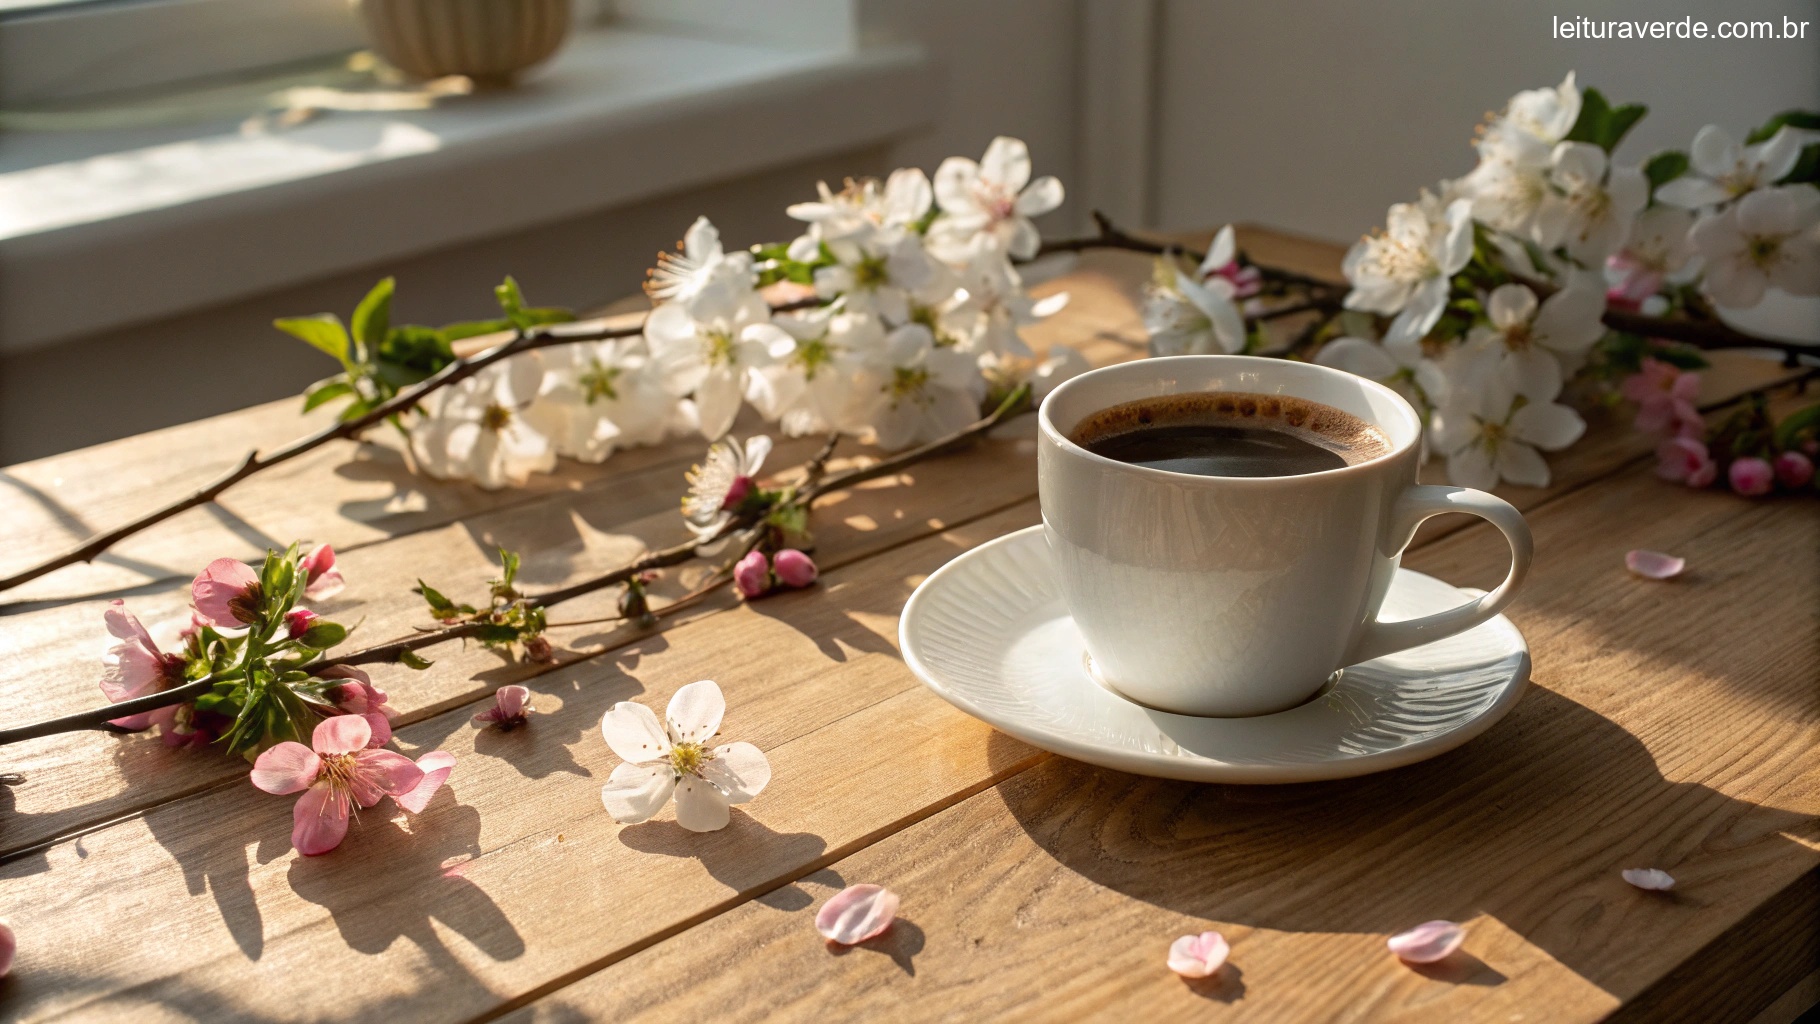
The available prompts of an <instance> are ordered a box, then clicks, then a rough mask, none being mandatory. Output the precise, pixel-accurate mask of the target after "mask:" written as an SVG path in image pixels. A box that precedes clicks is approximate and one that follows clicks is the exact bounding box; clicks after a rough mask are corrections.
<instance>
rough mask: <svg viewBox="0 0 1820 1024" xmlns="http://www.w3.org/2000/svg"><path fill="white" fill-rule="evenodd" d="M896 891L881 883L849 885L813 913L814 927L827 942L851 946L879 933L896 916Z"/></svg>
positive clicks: (888, 925)
mask: <svg viewBox="0 0 1820 1024" xmlns="http://www.w3.org/2000/svg"><path fill="white" fill-rule="evenodd" d="M897 904H898V899H897V893H894V892H892V891H891V890H889V889H887V888H885V887H884V886H882V885H872V884H870V883H866V882H862V883H860V884H859V885H849V886H847V887H846V888H845V889H842V890H841V891H840V892H837V893H835V894H834V895H833V896H831V897H829V898H828V902H826V903H824V904H822V908H821V910H819V911H817V912H816V914H815V930H816V931H818V932H821V933H822V938H824V939H827V940H828V941H829V942H838V943H840V944H841V945H843V946H851V945H853V944H854V943H856V942H864V941H866V940H867V939H870V938H873V937H874V936H877V935H881V934H883V933H884V931H885V929H887V928H889V927H891V922H892V921H895V920H897Z"/></svg>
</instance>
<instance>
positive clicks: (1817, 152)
mask: <svg viewBox="0 0 1820 1024" xmlns="http://www.w3.org/2000/svg"><path fill="white" fill-rule="evenodd" d="M1802 182H1806V183H1808V184H1810V185H1811V184H1820V142H1810V143H1808V144H1807V145H1805V146H1803V147H1801V155H1800V156H1798V157H1796V158H1795V166H1794V168H1793V169H1792V170H1790V171H1789V172H1788V173H1787V174H1785V175H1783V176H1782V180H1781V181H1778V182H1777V183H1776V184H1778V185H1795V184H1800V183H1802Z"/></svg>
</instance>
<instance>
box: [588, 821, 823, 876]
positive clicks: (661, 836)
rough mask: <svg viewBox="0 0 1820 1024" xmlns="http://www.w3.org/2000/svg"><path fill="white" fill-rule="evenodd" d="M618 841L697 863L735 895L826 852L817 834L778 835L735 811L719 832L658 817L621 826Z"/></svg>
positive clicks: (632, 846)
mask: <svg viewBox="0 0 1820 1024" xmlns="http://www.w3.org/2000/svg"><path fill="white" fill-rule="evenodd" d="M619 841H620V842H621V843H624V844H625V845H626V846H628V847H630V848H632V849H634V850H637V851H639V852H641V853H651V854H657V855H660V856H664V857H686V858H689V859H691V860H698V861H700V862H701V865H702V867H703V868H705V869H707V872H708V874H710V875H712V876H714V880H715V881H717V882H719V883H720V884H722V885H724V886H726V887H728V888H729V889H732V890H734V891H736V892H744V891H746V890H749V889H751V888H753V887H754V886H758V885H762V884H764V883H765V882H768V881H770V880H771V877H772V875H773V874H774V873H775V867H776V865H778V864H804V863H808V862H810V861H813V860H815V859H816V858H817V857H820V856H821V855H822V853H823V852H824V851H826V850H827V849H828V844H827V842H826V841H825V840H824V839H822V837H821V836H818V835H815V834H814V833H811V832H778V831H776V830H774V829H772V828H769V827H767V826H766V825H763V824H761V823H760V822H759V821H758V820H757V819H756V818H753V817H752V816H751V815H749V814H747V813H746V812H745V811H743V810H741V809H740V808H738V807H735V808H733V810H732V815H731V819H730V820H729V821H728V822H727V826H726V827H725V828H723V829H721V830H720V831H718V832H691V831H689V830H688V829H686V828H683V827H682V826H681V825H678V824H677V823H676V821H675V820H674V819H671V818H662V819H659V820H656V821H646V822H640V823H639V824H637V825H627V826H625V827H624V828H622V829H620V830H619Z"/></svg>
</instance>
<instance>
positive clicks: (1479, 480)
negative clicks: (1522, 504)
mask: <svg viewBox="0 0 1820 1024" xmlns="http://www.w3.org/2000/svg"><path fill="white" fill-rule="evenodd" d="M1585 432H1586V421H1585V420H1582V419H1581V418H1580V414H1579V413H1577V412H1575V411H1574V410H1572V409H1570V408H1568V407H1567V406H1565V405H1559V404H1556V403H1554V402H1552V401H1530V400H1528V399H1525V398H1523V397H1521V396H1519V395H1518V394H1517V393H1516V391H1515V389H1513V388H1511V387H1510V385H1509V384H1507V383H1505V381H1504V380H1503V379H1502V378H1501V377H1499V376H1497V375H1491V376H1489V377H1488V378H1486V379H1485V380H1484V381H1483V382H1482V383H1481V384H1479V385H1478V386H1471V387H1459V386H1456V387H1453V388H1451V389H1450V391H1449V395H1448V399H1447V401H1446V402H1445V403H1443V404H1442V406H1441V408H1440V409H1439V410H1437V411H1436V412H1435V415H1434V420H1433V430H1431V431H1430V434H1429V441H1430V444H1431V445H1432V446H1433V448H1434V450H1435V451H1436V452H1437V453H1438V454H1440V455H1443V456H1445V457H1446V459H1447V479H1449V480H1451V481H1452V482H1454V483H1456V484H1459V485H1461V486H1463V487H1477V488H1480V489H1489V488H1491V487H1495V486H1497V484H1498V481H1499V480H1508V481H1510V482H1511V483H1513V484H1523V485H1525V486H1529V487H1546V486H1548V480H1549V476H1548V463H1547V462H1545V461H1544V460H1543V458H1542V455H1541V452H1542V451H1558V450H1560V449H1562V448H1565V447H1567V446H1568V445H1570V444H1573V443H1574V442H1575V441H1577V440H1579V439H1580V435H1581V434H1584V433H1585ZM1538 449H1540V450H1541V451H1538Z"/></svg>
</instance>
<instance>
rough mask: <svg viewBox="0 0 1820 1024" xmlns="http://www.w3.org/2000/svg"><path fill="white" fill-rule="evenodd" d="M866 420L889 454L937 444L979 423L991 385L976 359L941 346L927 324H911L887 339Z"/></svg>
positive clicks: (874, 440)
mask: <svg viewBox="0 0 1820 1024" xmlns="http://www.w3.org/2000/svg"><path fill="white" fill-rule="evenodd" d="M869 392H870V399H871V400H870V404H869V406H868V408H867V412H866V415H865V422H866V424H867V426H868V427H869V428H870V435H871V436H870V441H871V443H873V444H876V445H878V446H879V447H880V448H884V449H886V450H889V451H895V450H897V449H900V448H907V447H909V446H910V445H913V444H921V443H923V442H925V441H933V440H935V439H937V438H939V437H943V436H945V435H947V434H950V433H953V432H954V431H956V430H960V429H961V428H963V427H965V426H967V425H968V424H970V423H972V422H973V421H975V420H977V419H979V414H980V401H981V399H983V398H984V397H985V392H986V381H985V378H984V377H982V376H981V375H980V368H979V362H978V360H977V358H976V357H974V356H971V355H969V354H967V353H965V352H957V351H955V350H954V349H952V348H941V347H937V346H936V344H935V338H934V335H932V334H931V333H930V331H929V329H928V328H927V327H924V326H923V325H922V324H905V325H904V326H902V327H899V328H897V329H896V330H894V331H892V332H891V334H890V335H889V336H888V337H887V338H886V340H885V356H884V359H883V361H882V365H881V366H880V367H879V368H878V369H876V370H874V371H873V373H872V375H871V380H870V382H869Z"/></svg>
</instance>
